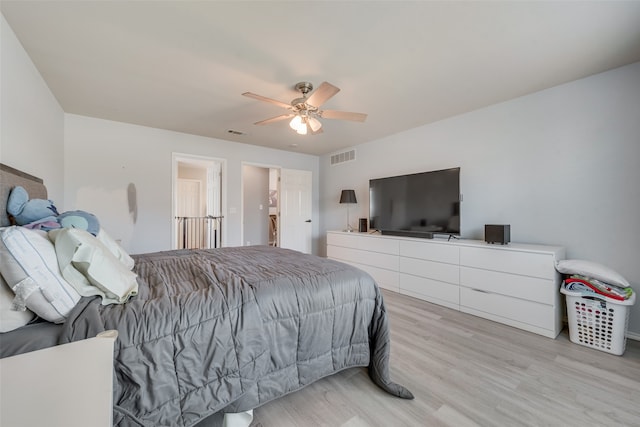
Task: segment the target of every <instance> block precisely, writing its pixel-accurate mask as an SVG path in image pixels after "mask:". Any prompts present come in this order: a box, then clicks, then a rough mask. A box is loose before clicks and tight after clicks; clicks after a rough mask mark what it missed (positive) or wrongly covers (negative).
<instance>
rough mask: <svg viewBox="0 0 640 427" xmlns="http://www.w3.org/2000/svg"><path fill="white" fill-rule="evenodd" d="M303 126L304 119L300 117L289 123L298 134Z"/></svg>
mask: <svg viewBox="0 0 640 427" xmlns="http://www.w3.org/2000/svg"><path fill="white" fill-rule="evenodd" d="M302 125H303V123H302V117H300V116H295V117H294V118H293V119H291V121H290V122H289V126H290V127H291V129H293V130H295V131H296V132H298V129H299V128H300V127H301V126H302ZM305 127H306V126H305Z"/></svg>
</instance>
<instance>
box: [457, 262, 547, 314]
mask: <svg viewBox="0 0 640 427" xmlns="http://www.w3.org/2000/svg"><path fill="white" fill-rule="evenodd" d="M460 285H462V286H465V287H467V288H473V289H478V290H481V291H488V292H492V293H496V294H502V295H506V296H513V297H516V298H520V299H526V300H530V301H535V302H539V303H542V304H550V305H554V304H555V303H556V301H557V300H558V292H559V289H558V288H557V287H556V283H555V282H554V281H553V280H550V279H541V278H539V277H531V276H519V275H516V274H511V273H501V272H497V271H490V270H481V269H477V268H470V267H460Z"/></svg>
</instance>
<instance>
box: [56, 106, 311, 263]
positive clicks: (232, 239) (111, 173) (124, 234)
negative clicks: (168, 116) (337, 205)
mask: <svg viewBox="0 0 640 427" xmlns="http://www.w3.org/2000/svg"><path fill="white" fill-rule="evenodd" d="M64 152H65V174H64V184H65V205H66V206H67V210H72V209H82V210H85V211H88V212H92V213H94V214H96V215H97V216H98V218H99V219H100V220H101V222H102V225H103V226H104V227H105V229H106V230H108V231H109V234H111V235H112V237H114V238H116V239H121V240H122V243H123V246H125V248H127V249H128V250H129V251H130V252H132V253H144V252H153V251H159V250H167V249H170V248H171V221H172V214H171V197H172V195H171V191H172V190H171V188H172V187H171V185H172V183H171V179H172V164H171V163H172V162H171V155H172V153H173V152H176V153H183V154H191V155H198V156H209V157H215V158H221V159H226V160H227V171H226V173H224V172H223V173H224V178H223V179H224V180H225V182H223V186H225V187H226V190H227V196H226V201H227V204H226V207H225V208H224V209H225V211H224V212H223V215H224V217H225V218H224V228H223V232H224V233H225V235H226V240H225V244H226V245H227V246H240V245H241V243H242V242H241V240H240V235H241V233H240V231H241V215H240V213H241V212H240V209H241V187H242V181H241V171H242V162H252V163H254V164H257V163H260V164H264V165H272V166H280V167H283V168H291V169H305V170H310V171H312V173H313V177H314V183H313V203H314V212H313V216H314V220H316V221H314V241H315V242H319V221H317V219H318V215H319V213H318V212H319V211H318V206H319V202H318V193H319V184H318V170H319V158H318V157H317V156H310V155H305V154H299V153H291V152H286V151H281V150H274V149H269V148H264V147H257V146H253V145H247V144H238V143H234V142H228V141H223V140H218V139H212V138H205V137H200V136H195V135H188V134H183V133H178V132H170V131H166V130H161V129H155V128H149V127H144V126H137V125H130V124H126V123H120V122H113V121H109V120H101V119H95V118H90V117H84V116H78V115H73V114H66V115H65V150H64ZM129 183H133V184H134V185H135V187H136V193H137V201H138V221H137V223H136V224H133V222H132V221H131V218H130V215H129V210H128V203H127V198H126V194H127V193H126V190H127V187H128V185H129ZM318 245H319V243H316V245H315V247H314V252H316V253H317V252H318V250H319V249H318Z"/></svg>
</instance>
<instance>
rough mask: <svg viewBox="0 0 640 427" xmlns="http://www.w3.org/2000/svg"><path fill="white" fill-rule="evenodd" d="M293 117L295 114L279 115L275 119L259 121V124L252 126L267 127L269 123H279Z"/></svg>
mask: <svg viewBox="0 0 640 427" xmlns="http://www.w3.org/2000/svg"><path fill="white" fill-rule="evenodd" d="M293 116H295V114H293V113H291V114H281V115H279V116H276V117H271V118H270V119H265V120H261V121H259V122H255V123H254V125H268V124H269V123H273V122H279V121H280V120H286V119H289V118H291V117H293Z"/></svg>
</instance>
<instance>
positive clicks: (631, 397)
mask: <svg viewBox="0 0 640 427" xmlns="http://www.w3.org/2000/svg"><path fill="white" fill-rule="evenodd" d="M384 298H385V304H386V306H387V311H388V313H389V317H390V322H391V332H392V350H391V378H392V379H393V380H394V381H395V382H398V383H400V384H402V385H404V386H406V387H407V388H409V390H411V391H412V392H413V394H414V395H415V400H412V401H409V400H402V399H398V398H395V397H393V396H391V395H388V394H386V393H384V392H382V391H381V390H380V389H378V387H376V386H375V385H374V384H373V383H372V382H371V381H370V380H369V377H368V375H367V371H366V369H350V370H347V371H344V372H341V373H339V374H336V375H333V376H331V377H328V378H325V379H323V380H320V381H318V382H316V383H314V384H312V385H310V386H308V387H306V388H304V389H302V390H300V391H298V392H295V393H292V394H290V395H288V396H285V397H283V398H280V399H277V400H275V401H273V402H270V403H268V404H266V405H264V406H262V407H260V408H257V409H256V410H255V411H254V421H253V423H252V424H251V426H252V427H289V426H292V427H294V426H295V427H300V426H304V427H312V426H328V427H333V426H336V427H338V426H339V427H369V426H385V427H387V426H454V427H465V426H509V427H511V426H563V427H564V426H640V342H638V341H633V340H627V349H626V352H625V354H624V356H622V357H621V356H614V355H611V354H609V353H605V352H602V351H598V350H594V349H590V348H587V347H583V346H580V345H577V344H573V343H571V342H570V341H569V337H568V331H567V330H566V329H565V330H564V331H563V332H562V333H561V334H560V336H559V337H558V338H557V339H555V340H552V339H549V338H545V337H542V336H538V335H535V334H532V333H529V332H525V331H521V330H518V329H515V328H512V327H509V326H505V325H501V324H499V323H495V322H491V321H488V320H484V319H480V318H477V317H474V316H471V315H468V314H464V313H460V312H457V311H454V310H449V309H446V308H443V307H439V306H437V305H433V304H429V303H427V302H424V301H420V300H417V299H413V298H409V297H405V296H403V295H399V294H396V293H393V292H387V291H384Z"/></svg>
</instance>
